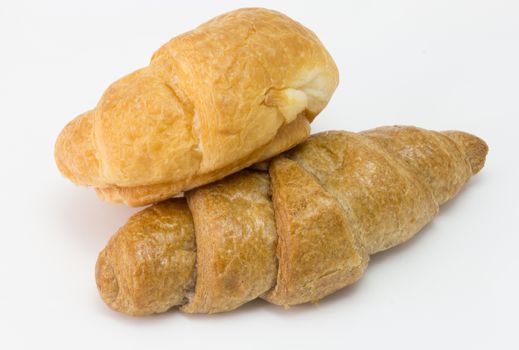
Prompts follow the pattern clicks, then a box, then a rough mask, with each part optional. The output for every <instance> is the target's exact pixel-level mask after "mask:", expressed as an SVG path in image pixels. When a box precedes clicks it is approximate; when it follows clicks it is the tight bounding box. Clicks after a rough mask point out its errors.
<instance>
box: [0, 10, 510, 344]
mask: <svg viewBox="0 0 519 350" xmlns="http://www.w3.org/2000/svg"><path fill="white" fill-rule="evenodd" d="M252 5H256V6H258V5H261V6H264V7H269V8H273V9H277V10H280V11H282V12H284V13H286V14H288V15H290V16H291V17H293V18H294V19H296V20H298V21H300V22H302V23H303V24H305V25H306V26H308V27H309V28H311V29H312V30H314V31H315V32H316V33H317V34H318V36H319V37H320V38H321V40H322V41H323V42H324V44H325V45H326V46H327V48H328V49H329V51H330V52H331V54H332V56H333V57H334V58H335V60H336V62H337V65H338V66H339V69H340V72H341V83H340V86H339V88H338V89H337V91H336V93H335V95H334V97H333V99H332V101H331V103H330V105H329V107H328V108H327V109H326V110H325V111H324V112H323V113H322V114H321V115H320V116H319V117H318V118H317V120H316V121H315V123H314V124H313V130H314V131H321V130H327V129H348V130H362V129H367V128H371V127H375V126H381V125H387V124H413V125H418V126H421V127H426V128H431V129H437V130H442V129H461V130H465V131H469V132H473V133H475V134H477V135H479V136H481V137H483V138H484V139H485V140H486V141H487V142H488V144H489V145H490V155H489V158H488V162H487V166H486V168H485V169H484V170H483V172H482V173H481V174H480V175H478V176H477V177H475V178H473V179H472V180H471V181H470V183H469V184H468V185H467V186H466V188H465V189H464V190H463V191H462V193H461V194H460V195H459V196H458V197H457V198H456V199H455V200H453V201H452V202H451V203H449V204H447V205H445V206H444V207H443V208H442V211H441V213H440V215H439V216H438V217H437V218H436V219H435V220H434V222H433V223H432V224H430V225H429V226H428V227H427V228H426V229H424V230H423V232H421V233H420V234H419V235H417V237H416V238H415V239H414V240H412V241H411V242H409V243H407V244H404V245H403V246H401V247H399V248H396V249H393V250H391V251H388V252H385V253H381V254H379V255H377V256H374V257H373V259H372V261H371V264H370V267H369V269H368V270H367V273H366V275H365V277H364V278H363V279H362V280H361V281H360V282H359V283H357V284H356V285H354V286H351V287H349V288H346V289H345V290H343V291H341V292H338V293H336V294H335V295H333V296H331V297H329V298H327V299H325V300H323V301H322V302H321V303H320V304H319V305H317V306H315V305H307V306H302V307H294V308H292V309H290V310H288V311H284V310H283V309H282V308H279V307H276V306H272V305H269V304H267V303H266V302H263V301H260V300H259V301H255V302H252V303H250V304H248V305H247V306H244V307H242V308H241V309H239V310H237V311H235V312H232V313H228V314H222V315H213V316H205V315H184V314H181V313H180V312H178V311H171V312H168V313H166V314H163V315H159V316H153V317H144V318H132V317H128V316H124V315H121V314H118V313H115V312H113V311H110V310H109V309H108V308H107V307H105V305H104V304H103V302H102V301H101V299H100V298H99V296H98V294H97V290H96V287H95V283H94V264H95V261H96V257H97V254H98V252H99V251H100V250H101V249H102V248H103V246H104V245H105V243H106V242H107V240H108V238H109V237H110V236H111V234H112V233H113V232H115V231H116V230H117V228H118V227H120V226H121V225H123V224H124V222H125V221H126V219H127V218H128V216H129V215H130V214H132V213H133V212H134V211H135V210H133V209H129V208H126V207H124V206H118V205H109V204H105V203H103V202H101V201H100V200H98V198H96V196H95V194H94V192H93V191H92V190H90V189H85V188H79V187H76V186H74V185H72V184H71V183H70V182H69V181H67V180H66V179H64V178H63V177H62V176H61V175H60V174H59V172H58V171H57V169H56V167H55V165H54V160H53V146H54V141H55V138H56V136H57V135H58V133H59V131H60V129H61V128H62V127H63V126H64V125H65V123H66V122H67V121H69V120H70V119H72V118H73V117H74V116H75V115H77V114H79V113H81V112H83V111H85V110H87V109H89V108H92V107H93V106H94V105H95V104H96V102H97V100H98V98H99V97H100V95H101V93H102V92H103V90H104V89H105V88H106V87H107V86H108V84H109V83H111V82H112V81H114V80H115V79H117V78H119V77H121V76H122V75H124V74H127V73H129V72H131V71H132V70H135V69H137V68H139V67H141V66H144V65H146V64H147V62H148V60H149V58H150V57H151V54H152V53H153V51H154V50H155V49H157V48H158V47H159V46H160V45H161V44H163V43H164V42H166V41H167V40H168V39H170V37H173V36H175V35H176V34H179V33H182V32H184V31H186V30H189V29H191V28H193V27H194V26H197V25H198V24H200V23H201V22H203V21H205V20H207V19H209V18H211V17H213V16H215V15H218V14H220V13H222V12H225V11H228V10H232V9H235V8H238V7H244V6H252ZM518 22H519V5H518V1H516V0H510V1H499V0H494V1H491V0H489V1H477V0H472V1H470V0H467V1H438V0H436V1H416V0H410V1H334V2H326V1H322V0H319V1H315V0H314V1H309V2H304V1H284V2H281V1H251V2H244V1H242V2H237V1H205V2H202V1H179V2H175V1H146V2H144V1H143V2H136V1H120V2H108V1H85V2H84V3H82V4H79V3H78V4H73V3H72V2H70V1H61V2H60V1H48V2H44V1H33V2H32V3H31V2H25V1H16V2H15V1H12V2H6V1H3V0H2V1H1V3H0V113H1V115H0V121H1V124H0V133H1V134H0V143H1V147H0V164H1V172H0V176H1V184H2V189H1V192H0V193H1V202H0V206H1V211H0V212H1V221H0V222H1V231H2V232H1V238H0V239H1V241H0V348H2V349H15V348H32V349H35V348H52V349H61V348H66V349H69V348H71V349H103V348H108V347H111V348H113V349H117V348H124V349H161V348H168V349H186V348H188V347H191V346H193V347H196V348H198V347H202V346H203V347H205V348H215V349H218V348H222V349H223V348H225V349H233V348H240V349H254V348H256V349H272V348H276V347H281V346H284V347H285V348H287V349H288V348H293V347H296V346H297V347H298V348H300V349H305V348H307V349H315V348H318V349H328V348H344V349H348V348H352V349H363V348H380V349H390V348H399V349H411V348H413V349H438V348H440V349H449V348H470V349H491V348H494V349H506V348H508V349H512V348H515V349H517V348H518V347H519V344H518V341H517V333H516V335H514V334H513V332H514V331H517V330H518V313H519V307H518V306H519V304H518V296H519V282H518V280H519V273H518V268H519V258H518V255H519V253H518V247H519V238H518V237H519V225H518V223H517V222H518V219H519V205H518V203H517V199H518V198H519V191H518V188H517V186H518V181H519V180H518V178H519V167H518V155H517V154H518V151H519V142H518V126H519V123H518V118H519V68H518V65H519V24H518Z"/></svg>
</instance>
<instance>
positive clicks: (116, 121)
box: [55, 9, 338, 206]
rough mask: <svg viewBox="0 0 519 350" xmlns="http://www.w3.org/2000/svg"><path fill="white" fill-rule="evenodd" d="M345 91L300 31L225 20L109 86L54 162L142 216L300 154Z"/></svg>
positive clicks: (230, 16) (248, 15) (261, 18)
mask: <svg viewBox="0 0 519 350" xmlns="http://www.w3.org/2000/svg"><path fill="white" fill-rule="evenodd" d="M337 84H338V71H337V67H336V66H335V63H334V62H333V60H332V58H331V56H330V55H329V53H328V52H327V51H326V49H325V48H324V46H323V45H322V44H321V42H320V41H319V39H318V38H317V37H316V36H315V34H314V33H312V32H311V31H310V30H308V29H307V28H305V27H303V26H302V25H301V24H299V23H297V22H295V21H293V20H292V19H290V18H288V17H287V16H285V15H283V14H281V13H279V12H275V11H270V10H265V9H241V10H237V11H233V12H229V13H227V14H224V15H221V16H219V17H216V18H214V19H212V20H210V21H209V22H207V23H204V24H202V25H201V26H199V27H198V28H196V29H194V30H192V31H190V32H187V33H184V34H182V35H179V36H177V37H175V38H173V39H172V40H171V41H170V42H168V43H166V44H165V45H163V46H162V47H161V48H160V49H159V50H157V51H156V52H155V54H154V55H153V58H152V60H151V63H150V65H149V66H148V67H145V68H142V69H139V70H137V71H135V72H133V73H131V74H129V75H127V76H125V77H123V78H121V79H120V80H118V81H116V82H115V83H113V84H112V85H111V86H110V87H109V88H108V89H107V90H106V91H105V93H104V94H103V96H102V97H101V99H100V101H99V103H98V104H97V106H96V108H95V109H93V110H91V111H89V112H86V113H85V114H83V115H80V116H79V117H77V118H76V119H75V120H73V121H72V122H71V123H69V124H68V125H67V126H66V127H65V128H64V129H63V131H62V133H61V134H60V136H59V138H58V140H57V142H56V151H55V154H56V156H55V158H56V163H57V165H58V167H59V169H60V170H61V172H62V173H63V174H64V175H65V176H67V177H68V178H69V179H70V180H72V181H73V182H75V183H77V184H80V185H86V186H93V187H96V188H97V189H98V193H99V194H100V195H101V197H102V198H103V199H105V200H108V201H112V202H123V203H127V204H130V205H134V206H138V205H145V204H148V203H152V202H155V201H158V200H161V199H164V198H168V197H171V196H173V195H175V194H177V193H179V192H182V191H186V190H188V189H191V188H194V187H195V186H199V185H201V184H205V183H208V182H212V181H214V180H216V179H219V178H222V177H224V176H226V175H228V174H230V173H232V172H236V171H237V170H240V169H242V168H244V167H247V166H249V165H251V164H253V163H255V162H257V161H261V160H263V159H267V158H268V157H270V156H273V155H276V154H279V153H281V152H283V151H285V150H287V149H288V148H289V147H292V146H294V145H296V144H298V143H300V142H301V141H303V140H304V139H305V138H306V137H307V136H308V130H309V122H311V121H312V120H313V118H314V117H315V116H316V115H317V114H318V113H319V112H320V111H321V110H322V109H323V108H324V107H325V106H326V104H327V103H328V101H329V100H330V98H331V95H332V93H333V91H334V90H335V88H336V86H337Z"/></svg>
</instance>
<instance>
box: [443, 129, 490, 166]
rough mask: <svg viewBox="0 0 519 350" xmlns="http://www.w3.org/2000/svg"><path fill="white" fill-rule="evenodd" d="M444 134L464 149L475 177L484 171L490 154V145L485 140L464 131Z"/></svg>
mask: <svg viewBox="0 0 519 350" xmlns="http://www.w3.org/2000/svg"><path fill="white" fill-rule="evenodd" d="M444 134H446V135H447V136H449V137H450V138H451V139H452V140H454V141H455V142H456V143H457V144H458V145H459V146H460V147H461V148H462V149H463V151H464V152H465V155H466V156H467V159H468V161H469V163H470V166H471V167H472V173H473V175H476V174H477V173H478V172H479V171H480V170H481V169H483V167H484V166H485V161H486V157H487V154H488V145H487V143H486V142H485V141H484V140H483V139H481V138H479V137H477V136H475V135H472V134H469V133H466V132H463V131H445V132H444Z"/></svg>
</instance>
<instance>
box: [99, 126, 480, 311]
mask: <svg viewBox="0 0 519 350" xmlns="http://www.w3.org/2000/svg"><path fill="white" fill-rule="evenodd" d="M487 151H488V148H487V145H486V144H485V142H484V141H482V140H481V139H479V138H477V137H476V136H473V135H470V134H467V133H463V132H459V131H447V132H434V131H428V130H424V129H419V128H415V127H382V128H377V129H373V130H369V131H364V132H361V133H350V132H326V133H321V134H317V135H314V136H312V137H310V138H309V139H308V140H307V141H306V142H304V143H302V144H301V145H299V146H297V147H296V148H295V149H293V150H291V151H289V152H286V153H285V154H284V155H282V156H279V157H277V158H275V159H274V160H273V161H272V162H271V163H270V167H269V172H268V174H267V173H265V172H260V171H252V170H243V171H241V172H239V173H237V174H234V175H232V176H230V177H228V178H225V179H223V180H221V181H219V182H216V183H213V184H210V185H206V186H204V187H201V188H198V189H195V190H193V191H190V192H188V193H187V194H186V197H187V200H186V199H184V198H176V199H171V200H168V201H165V202H161V203H159V204H156V205H153V206H151V207H149V208H147V209H145V210H143V211H141V212H139V213H137V214H136V215H134V216H133V217H132V218H131V219H130V220H129V221H128V223H127V224H126V225H125V226H123V227H122V228H121V229H120V230H119V231H118V232H117V234H116V235H114V236H113V237H112V239H111V240H110V242H109V243H108V245H107V247H106V248H105V249H104V250H103V251H102V252H101V253H100V255H99V258H98V261H97V265H96V280H97V286H98V288H99V291H100V294H101V296H102V298H103V299H104V301H105V302H106V303H107V304H108V305H109V306H110V307H111V308H112V309H114V310H118V311H121V312H124V313H127V314H131V315H143V314H151V313H158V312H164V311H166V310H168V309H169V308H171V307H173V306H181V308H180V309H181V310H182V311H185V312H189V313H214V312H223V311H229V310H233V309H235V308H237V307H239V306H240V305H242V304H244V303H246V302H247V301H250V300H252V299H255V298H257V297H262V298H264V299H265V300H267V301H269V302H271V303H274V304H279V305H285V306H288V305H295V304H300V303H306V302H312V301H317V300H319V299H321V298H323V297H325V296H326V295H329V294H331V293H333V292H334V291H336V290H338V289H340V288H343V287H345V286H347V285H349V284H352V283H354V282H355V281H357V280H358V279H359V278H360V277H361V276H362V274H363V272H364V270H365V268H366V266H367V264H368V259H369V255H370V254H374V253H376V252H379V251H382V250H385V249H388V248H391V247H393V246H395V245H398V244H400V243H402V242H404V241H406V240H408V239H410V238H411V237H413V235H414V234H416V233H417V232H418V231H419V230H420V229H421V228H422V227H423V226H424V225H426V224H427V223H428V222H429V221H431V220H432V218H433V217H434V216H435V215H436V213H437V212H438V208H439V205H441V204H443V203H445V202H446V201H448V200H449V199H451V198H452V197H454V196H455V195H456V194H457V193H458V191H459V190H460V189H461V187H462V186H463V185H464V184H465V182H466V181H467V180H468V179H469V178H470V177H471V176H472V175H474V174H476V173H477V172H478V171H479V170H480V169H481V168H482V167H483V165H484V162H485V157H486V154H487Z"/></svg>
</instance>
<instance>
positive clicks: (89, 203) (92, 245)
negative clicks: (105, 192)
mask: <svg viewBox="0 0 519 350" xmlns="http://www.w3.org/2000/svg"><path fill="white" fill-rule="evenodd" d="M53 201H54V208H55V210H53V213H55V215H56V217H57V220H55V222H58V223H59V225H60V228H59V230H58V232H56V233H57V234H59V235H64V237H63V238H65V239H66V240H67V241H72V242H73V243H74V244H76V248H75V249H80V250H81V251H87V252H88V253H89V254H92V256H96V255H97V254H98V253H99V250H100V248H101V247H103V246H104V245H105V244H106V243H107V242H108V239H109V238H110V237H111V236H112V235H113V234H114V233H115V232H116V231H117V229H119V228H120V227H121V226H122V225H124V223H125V222H126V221H127V220H128V218H129V217H130V216H131V215H132V214H133V213H135V212H137V211H138V210H140V209H138V208H129V207H127V206H125V205H119V204H109V203H106V202H103V201H101V200H100V199H99V198H97V196H96V194H95V192H94V191H93V190H92V189H88V188H79V187H76V188H75V189H74V190H70V189H68V190H67V191H60V192H58V194H57V195H56V196H55V197H54V199H53ZM71 238H72V239H71Z"/></svg>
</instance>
